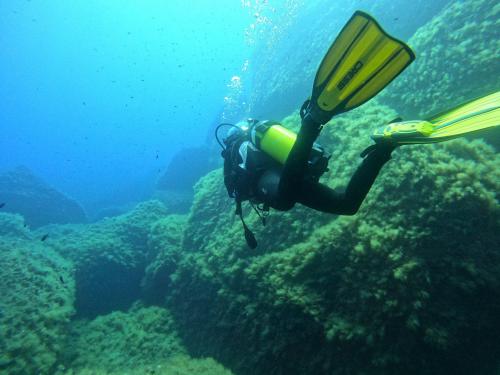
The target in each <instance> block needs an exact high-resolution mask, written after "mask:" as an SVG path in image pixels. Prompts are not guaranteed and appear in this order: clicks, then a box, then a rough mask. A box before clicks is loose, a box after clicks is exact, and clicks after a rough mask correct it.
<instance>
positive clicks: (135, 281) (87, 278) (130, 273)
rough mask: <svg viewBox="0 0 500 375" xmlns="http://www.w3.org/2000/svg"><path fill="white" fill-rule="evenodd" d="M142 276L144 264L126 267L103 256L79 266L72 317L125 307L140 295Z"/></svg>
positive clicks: (108, 311) (123, 309)
mask: <svg viewBox="0 0 500 375" xmlns="http://www.w3.org/2000/svg"><path fill="white" fill-rule="evenodd" d="M143 277H144V267H135V268H129V267H125V266H123V265H120V264H117V263H115V262H112V261H109V260H105V259H104V260H101V261H99V262H98V263H97V265H92V266H87V267H81V268H80V269H79V270H78V271H77V273H76V302H75V306H76V315H75V318H76V319H78V318H87V319H93V318H95V317H96V316H98V315H105V314H108V313H110V312H112V311H117V310H121V311H126V310H128V308H130V306H131V305H132V304H133V303H134V302H135V301H137V300H138V299H139V298H140V296H141V287H140V283H141V280H142V278H143Z"/></svg>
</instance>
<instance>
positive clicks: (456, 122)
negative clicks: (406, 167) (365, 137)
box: [372, 91, 500, 145]
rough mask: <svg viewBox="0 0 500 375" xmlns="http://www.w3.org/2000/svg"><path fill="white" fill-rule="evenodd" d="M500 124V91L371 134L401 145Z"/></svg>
mask: <svg viewBox="0 0 500 375" xmlns="http://www.w3.org/2000/svg"><path fill="white" fill-rule="evenodd" d="M497 126H500V91H497V92H495V93H493V94H490V95H487V96H484V97H482V98H479V99H474V100H471V101H469V102H467V103H464V104H461V105H459V106H457V107H455V108H452V109H449V110H447V111H445V112H442V113H440V114H438V115H435V116H432V117H431V118H429V119H428V120H416V121H404V122H396V123H392V124H389V125H387V126H385V127H383V128H380V129H378V130H377V131H375V132H374V133H373V135H372V138H373V140H375V141H376V142H384V141H389V142H393V143H395V144H398V145H405V144H416V143H435V142H443V141H447V140H449V139H453V138H457V137H460V136H463V135H464V134H469V133H473V132H477V131H479V130H483V129H488V128H494V127H497Z"/></svg>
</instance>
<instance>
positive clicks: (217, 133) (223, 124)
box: [215, 122, 239, 150]
mask: <svg viewBox="0 0 500 375" xmlns="http://www.w3.org/2000/svg"><path fill="white" fill-rule="evenodd" d="M223 126H231V127H233V128H237V129H239V127H238V126H236V125H234V124H229V123H227V122H223V123H222V124H219V125H217V127H216V128H215V139H216V140H217V143H218V144H219V145H220V147H222V149H223V150H225V149H226V148H225V147H224V145H223V144H222V142H221V141H220V139H219V129H220V128H221V127H223Z"/></svg>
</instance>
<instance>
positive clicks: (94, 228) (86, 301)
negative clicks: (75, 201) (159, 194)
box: [49, 201, 168, 317]
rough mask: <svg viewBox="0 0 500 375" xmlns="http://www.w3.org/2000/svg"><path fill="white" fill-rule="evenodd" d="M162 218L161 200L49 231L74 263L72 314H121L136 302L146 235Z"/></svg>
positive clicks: (61, 252) (164, 213)
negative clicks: (113, 312)
mask: <svg viewBox="0 0 500 375" xmlns="http://www.w3.org/2000/svg"><path fill="white" fill-rule="evenodd" d="M167 214H168V212H167V210H166V209H165V207H164V206H163V205H162V203H161V202H158V201H147V202H144V203H141V204H139V205H138V206H137V207H136V208H135V209H134V210H132V211H131V212H129V213H127V214H125V215H121V216H117V217H113V218H108V219H105V220H103V221H100V222H97V223H93V224H90V225H86V226H73V227H69V226H66V227H59V228H53V233H51V235H50V237H49V239H50V243H51V245H52V246H54V248H55V249H57V251H59V253H60V254H62V255H63V256H64V257H66V258H68V259H71V260H72V261H73V262H74V263H75V268H76V272H75V277H76V309H77V314H78V315H80V316H87V317H95V316H96V315H98V314H105V313H108V312H110V311H113V310H120V309H122V310H126V309H127V308H128V307H130V305H131V304H132V303H133V302H134V301H136V300H137V299H139V298H140V294H141V288H140V282H141V280H142V278H143V276H144V271H145V268H146V265H147V255H148V251H149V249H148V234H149V231H150V228H151V226H152V225H153V223H155V222H156V221H158V220H159V219H161V218H163V217H165V216H167Z"/></svg>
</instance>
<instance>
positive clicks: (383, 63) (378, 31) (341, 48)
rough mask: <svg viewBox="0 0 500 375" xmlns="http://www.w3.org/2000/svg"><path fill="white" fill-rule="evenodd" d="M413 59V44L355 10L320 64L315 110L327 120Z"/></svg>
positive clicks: (376, 89)
mask: <svg viewBox="0 0 500 375" xmlns="http://www.w3.org/2000/svg"><path fill="white" fill-rule="evenodd" d="M414 59H415V54H414V53H413V51H412V50H411V49H410V47H408V46H407V45H406V44H405V43H403V42H401V41H400V40H398V39H395V38H393V37H392V36H390V35H389V34H387V33H386V32H385V31H384V30H383V29H382V27H381V26H380V25H379V24H378V23H377V21H376V20H375V19H374V18H373V17H371V16H370V15H368V14H366V13H364V12H361V11H356V12H355V13H354V15H353V16H352V17H351V19H350V20H349V21H348V22H347V24H346V25H345V26H344V28H343V29H342V30H341V32H340V33H339V35H338V36H337V38H336V39H335V41H334V42H333V44H332V45H331V47H330V49H329V50H328V52H327V53H326V55H325V57H324V58H323V61H322V62H321V64H320V67H319V68H318V71H317V73H316V77H315V80H314V85H313V94H312V97H311V101H312V102H313V105H314V106H315V108H314V109H315V111H314V112H315V113H316V114H317V117H320V118H322V119H327V120H326V121H328V120H329V119H330V118H331V117H332V116H334V115H336V114H339V113H342V112H346V111H349V110H351V109H353V108H355V107H358V106H360V105H361V104H363V103H365V102H366V101H368V100H369V99H371V98H372V97H374V96H375V95H376V94H377V93H378V92H380V91H381V90H382V89H383V88H384V87H386V86H387V85H388V84H389V83H390V82H391V81H392V80H393V79H394V78H396V76H398V75H399V74H400V73H401V72H402V71H403V70H404V69H405V68H406V67H407V66H408V65H409V64H410V63H411V62H412V61H413V60H414ZM326 121H324V122H326ZM324 122H323V123H324Z"/></svg>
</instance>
